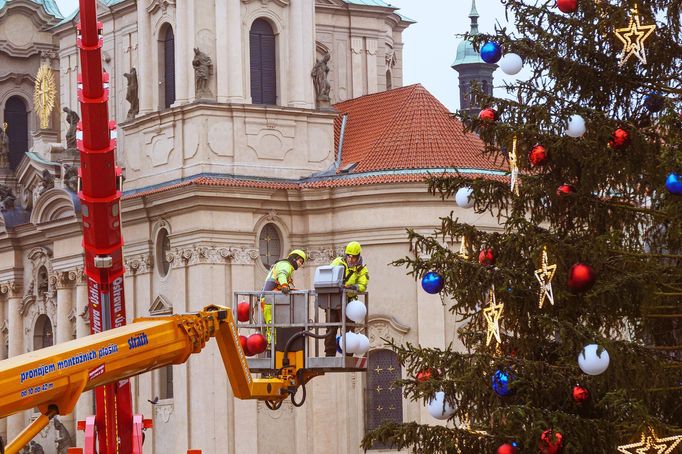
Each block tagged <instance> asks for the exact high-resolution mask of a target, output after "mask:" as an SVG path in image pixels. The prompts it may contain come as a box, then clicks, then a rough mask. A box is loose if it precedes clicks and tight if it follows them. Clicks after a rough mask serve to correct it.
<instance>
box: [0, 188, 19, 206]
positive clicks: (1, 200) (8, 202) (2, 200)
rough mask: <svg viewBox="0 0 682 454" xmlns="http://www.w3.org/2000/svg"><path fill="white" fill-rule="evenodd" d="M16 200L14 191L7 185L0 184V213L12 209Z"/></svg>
mask: <svg viewBox="0 0 682 454" xmlns="http://www.w3.org/2000/svg"><path fill="white" fill-rule="evenodd" d="M16 200H17V198H16V196H15V195H14V191H12V188H10V187H9V186H7V185H4V184H0V211H7V210H12V209H14V202H15V201H16Z"/></svg>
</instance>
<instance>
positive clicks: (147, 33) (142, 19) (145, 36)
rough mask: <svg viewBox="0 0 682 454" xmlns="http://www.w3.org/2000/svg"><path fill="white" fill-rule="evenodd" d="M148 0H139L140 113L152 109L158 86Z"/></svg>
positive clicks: (138, 72)
mask: <svg viewBox="0 0 682 454" xmlns="http://www.w3.org/2000/svg"><path fill="white" fill-rule="evenodd" d="M145 5H146V2H137V66H138V68H137V74H138V84H137V92H138V97H139V100H140V115H142V114H145V113H148V112H151V111H152V94H153V93H152V91H153V90H154V89H155V88H156V87H157V84H156V83H155V82H153V80H152V78H153V76H152V59H151V58H148V57H147V55H149V54H151V52H152V49H151V48H150V47H151V46H154V45H155V42H152V39H151V24H150V22H149V14H148V13H147V8H146V7H145Z"/></svg>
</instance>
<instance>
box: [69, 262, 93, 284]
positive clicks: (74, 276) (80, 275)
mask: <svg viewBox="0 0 682 454" xmlns="http://www.w3.org/2000/svg"><path fill="white" fill-rule="evenodd" d="M69 279H71V280H72V281H75V282H76V285H85V284H87V282H88V279H87V276H86V275H85V273H84V272H83V267H81V266H78V267H76V269H74V270H69Z"/></svg>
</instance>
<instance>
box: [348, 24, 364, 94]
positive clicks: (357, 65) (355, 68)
mask: <svg viewBox="0 0 682 454" xmlns="http://www.w3.org/2000/svg"><path fill="white" fill-rule="evenodd" d="M362 42H363V39H362V37H361V36H353V37H351V39H350V50H351V71H352V74H353V98H358V97H360V96H362V95H364V94H365V93H364V88H363V79H364V77H365V76H364V71H363V69H362V54H363V52H362V48H363V45H362Z"/></svg>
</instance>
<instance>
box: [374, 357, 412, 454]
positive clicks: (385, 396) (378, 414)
mask: <svg viewBox="0 0 682 454" xmlns="http://www.w3.org/2000/svg"><path fill="white" fill-rule="evenodd" d="M400 378H401V370H400V363H399V362H398V355H396V354H395V352H393V351H391V350H385V349H382V350H372V351H370V352H369V357H368V360H367V389H366V394H365V397H366V400H365V406H366V414H367V427H366V430H367V431H370V430H373V429H376V428H377V427H379V426H381V425H382V424H384V423H387V422H397V423H402V422H403V398H402V388H400V387H398V386H397V385H396V384H395V381H396V380H399V379H400ZM387 447H388V446H384V445H380V444H378V443H375V444H374V446H372V449H382V448H387Z"/></svg>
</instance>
